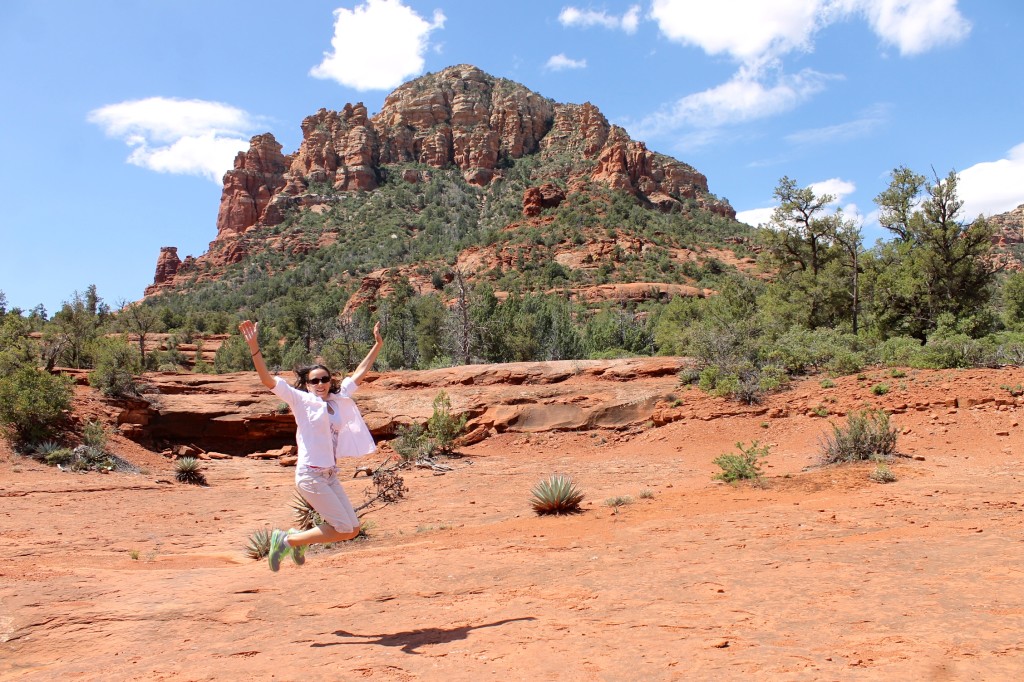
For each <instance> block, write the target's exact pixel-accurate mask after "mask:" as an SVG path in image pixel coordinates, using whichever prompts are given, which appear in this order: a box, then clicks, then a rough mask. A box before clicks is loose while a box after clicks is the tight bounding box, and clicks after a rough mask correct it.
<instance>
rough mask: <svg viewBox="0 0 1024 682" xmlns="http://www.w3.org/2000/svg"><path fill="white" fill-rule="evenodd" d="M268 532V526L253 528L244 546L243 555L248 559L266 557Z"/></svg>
mask: <svg viewBox="0 0 1024 682" xmlns="http://www.w3.org/2000/svg"><path fill="white" fill-rule="evenodd" d="M270 533H271V530H270V529H269V528H260V529H259V530H254V531H253V532H252V535H250V536H249V542H248V544H246V546H245V555H246V556H247V557H249V558H250V559H256V560H257V561H259V560H260V559H266V558H267V554H269V553H270Z"/></svg>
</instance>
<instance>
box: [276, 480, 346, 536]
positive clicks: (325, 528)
mask: <svg viewBox="0 0 1024 682" xmlns="http://www.w3.org/2000/svg"><path fill="white" fill-rule="evenodd" d="M296 487H297V488H298V490H299V494H300V495H302V497H303V498H304V499H305V500H306V502H308V503H309V505H310V506H311V507H313V509H315V510H316V512H317V513H318V514H320V516H321V518H323V520H324V523H322V524H320V525H319V526H317V527H316V528H311V529H309V530H307V531H303V532H301V533H292V534H291V535H289V536H288V545H289V546H290V547H303V546H305V545H310V544H314V543H318V542H343V541H345V540H351V539H353V538H355V537H356V536H357V535H359V517H358V516H356V513H355V510H354V509H353V508H352V503H351V502H349V500H348V495H346V494H345V489H344V488H343V487H342V486H341V482H340V481H338V477H337V475H336V474H332V475H330V476H324V475H317V476H299V477H298V478H297V480H296Z"/></svg>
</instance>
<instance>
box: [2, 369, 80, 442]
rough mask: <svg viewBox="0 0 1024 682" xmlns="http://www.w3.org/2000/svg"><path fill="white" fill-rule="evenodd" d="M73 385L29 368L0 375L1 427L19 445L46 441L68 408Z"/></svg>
mask: <svg viewBox="0 0 1024 682" xmlns="http://www.w3.org/2000/svg"><path fill="white" fill-rule="evenodd" d="M73 383H74V382H73V381H72V379H71V378H70V377H68V376H64V375H56V376H55V375H52V374H50V373H49V372H44V371H42V370H40V369H36V368H35V367H32V366H30V365H24V366H22V367H19V368H18V369H16V370H15V371H14V372H12V373H11V374H8V375H5V376H0V428H2V429H3V430H4V431H6V432H7V433H8V435H9V436H10V437H11V438H12V439H13V440H14V441H15V442H17V443H19V444H23V445H29V444H32V443H37V442H39V441H42V440H46V439H47V438H48V437H50V436H51V435H52V434H54V433H55V432H56V431H57V429H58V428H59V427H60V424H61V422H62V421H63V419H64V412H65V410H68V409H70V408H71V397H72V385H73Z"/></svg>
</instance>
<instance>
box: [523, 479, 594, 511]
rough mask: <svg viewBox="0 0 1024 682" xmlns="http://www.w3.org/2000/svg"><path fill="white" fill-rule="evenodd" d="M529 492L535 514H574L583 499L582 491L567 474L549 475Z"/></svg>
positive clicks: (578, 509)
mask: <svg viewBox="0 0 1024 682" xmlns="http://www.w3.org/2000/svg"><path fill="white" fill-rule="evenodd" d="M530 492H531V493H532V494H533V498H532V499H531V500H530V505H531V506H532V507H533V511H535V512H537V514H575V513H576V512H578V511H580V502H582V501H583V491H581V490H580V489H579V488H578V487H577V486H576V484H575V483H574V482H573V480H572V479H571V478H569V477H568V476H562V475H554V476H550V477H548V479H547V480H544V481H540V482H539V483H538V484H537V485H535V486H533V490H531V491H530Z"/></svg>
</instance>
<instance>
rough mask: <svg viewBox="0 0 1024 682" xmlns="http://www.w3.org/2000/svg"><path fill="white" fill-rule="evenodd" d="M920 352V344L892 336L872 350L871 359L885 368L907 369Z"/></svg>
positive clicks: (911, 339)
mask: <svg viewBox="0 0 1024 682" xmlns="http://www.w3.org/2000/svg"><path fill="white" fill-rule="evenodd" d="M920 350H921V342H920V341H919V340H917V339H914V338H911V337H909V336H894V337H892V338H890V339H886V340H885V341H883V342H882V343H881V344H879V345H878V346H876V347H875V348H874V351H873V353H872V355H873V356H874V357H873V359H874V360H875V361H876V362H878V363H879V364H882V365H886V366H887V367H892V366H898V367H907V366H909V365H910V361H911V359H913V358H914V356H915V355H917V353H918V351H920Z"/></svg>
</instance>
